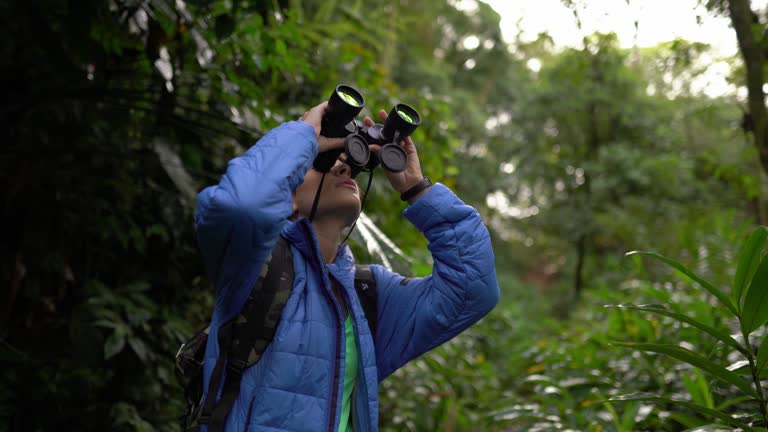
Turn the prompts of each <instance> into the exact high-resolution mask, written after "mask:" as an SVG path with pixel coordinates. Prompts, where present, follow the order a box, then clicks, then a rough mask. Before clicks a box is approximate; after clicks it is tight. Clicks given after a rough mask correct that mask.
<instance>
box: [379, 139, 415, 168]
mask: <svg viewBox="0 0 768 432" xmlns="http://www.w3.org/2000/svg"><path fill="white" fill-rule="evenodd" d="M379 159H380V160H381V166H383V167H384V169H386V170H387V171H391V172H396V173H397V172H400V171H403V170H404V169H405V165H406V163H407V162H408V155H406V154H405V150H403V148H402V147H400V146H399V145H397V144H386V145H384V147H382V148H381V152H380V154H379Z"/></svg>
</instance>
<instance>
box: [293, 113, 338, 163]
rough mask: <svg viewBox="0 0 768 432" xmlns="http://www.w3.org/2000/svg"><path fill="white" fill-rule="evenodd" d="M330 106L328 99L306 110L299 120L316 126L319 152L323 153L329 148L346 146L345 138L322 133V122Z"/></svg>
mask: <svg viewBox="0 0 768 432" xmlns="http://www.w3.org/2000/svg"><path fill="white" fill-rule="evenodd" d="M327 108H328V101H324V102H322V103H320V104H319V105H316V106H314V107H312V108H310V109H309V111H307V112H305V113H304V115H303V116H301V118H299V121H303V122H304V123H308V124H310V125H312V127H313V128H315V136H316V137H317V152H318V153H322V152H326V151H328V150H333V149H337V148H341V147H344V138H327V137H324V136H322V135H320V129H321V124H322V121H323V114H325V110H326V109H327Z"/></svg>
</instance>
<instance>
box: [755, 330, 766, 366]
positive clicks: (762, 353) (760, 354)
mask: <svg viewBox="0 0 768 432" xmlns="http://www.w3.org/2000/svg"><path fill="white" fill-rule="evenodd" d="M766 363H768V336H766V337H765V338H764V339H763V343H761V344H760V347H759V348H758V349H757V363H756V364H755V367H756V368H757V373H758V374H759V373H760V372H762V370H763V368H765V365H766Z"/></svg>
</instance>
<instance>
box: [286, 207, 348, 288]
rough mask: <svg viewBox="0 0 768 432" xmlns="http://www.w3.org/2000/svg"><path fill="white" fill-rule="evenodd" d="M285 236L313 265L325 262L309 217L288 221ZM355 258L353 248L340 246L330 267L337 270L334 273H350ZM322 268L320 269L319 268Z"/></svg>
mask: <svg viewBox="0 0 768 432" xmlns="http://www.w3.org/2000/svg"><path fill="white" fill-rule="evenodd" d="M282 235H283V237H285V239H286V240H288V243H290V244H291V245H293V247H295V248H296V249H298V250H299V252H301V254H302V255H304V257H305V258H306V259H307V260H308V261H309V262H310V263H312V265H313V266H315V267H317V266H320V265H321V264H322V262H323V260H322V254H321V253H320V244H319V242H318V241H317V235H316V234H315V229H314V228H313V227H312V224H311V223H310V222H309V219H307V218H301V219H299V220H297V221H295V222H288V223H287V224H286V225H285V226H284V227H283V234H282ZM354 265H355V259H354V257H353V256H352V250H351V249H350V248H349V246H347V245H342V246H339V250H338V252H337V254H336V258H335V259H334V262H333V263H332V264H329V265H328V267H329V268H331V269H332V270H335V271H334V273H336V272H339V273H342V274H344V273H348V272H350V271H353V270H352V269H353V268H354ZM318 270H320V269H318Z"/></svg>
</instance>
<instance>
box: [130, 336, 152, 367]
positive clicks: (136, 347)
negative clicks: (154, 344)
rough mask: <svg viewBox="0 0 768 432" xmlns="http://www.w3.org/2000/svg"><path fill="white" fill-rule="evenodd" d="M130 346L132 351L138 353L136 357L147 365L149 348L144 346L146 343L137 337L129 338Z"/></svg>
mask: <svg viewBox="0 0 768 432" xmlns="http://www.w3.org/2000/svg"><path fill="white" fill-rule="evenodd" d="M128 345H130V346H131V349H133V352H134V353H136V356H137V357H138V358H139V359H140V360H141V362H142V363H144V364H146V363H147V346H146V345H145V344H144V341H142V340H141V339H139V338H136V337H130V338H128Z"/></svg>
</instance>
